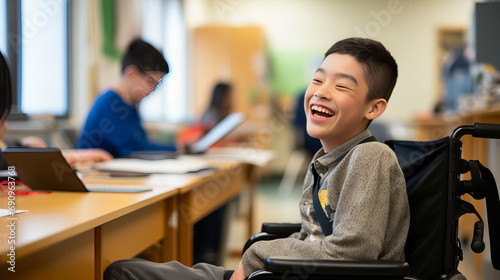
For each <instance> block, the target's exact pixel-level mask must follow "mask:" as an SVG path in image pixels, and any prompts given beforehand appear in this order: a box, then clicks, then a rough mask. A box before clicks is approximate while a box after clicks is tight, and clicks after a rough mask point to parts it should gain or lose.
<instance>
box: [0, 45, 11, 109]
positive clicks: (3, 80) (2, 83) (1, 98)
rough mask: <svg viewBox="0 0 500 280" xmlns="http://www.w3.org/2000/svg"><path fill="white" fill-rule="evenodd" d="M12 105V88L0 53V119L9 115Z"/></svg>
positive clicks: (5, 62) (7, 67)
mask: <svg viewBox="0 0 500 280" xmlns="http://www.w3.org/2000/svg"><path fill="white" fill-rule="evenodd" d="M11 105H12V86H11V80H10V72H9V66H8V65H7V61H5V58H4V57H3V54H2V53H1V52H0V118H2V117H3V116H4V114H6V113H7V114H9V112H10V107H11Z"/></svg>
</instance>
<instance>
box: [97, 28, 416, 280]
mask: <svg viewBox="0 0 500 280" xmlns="http://www.w3.org/2000/svg"><path fill="white" fill-rule="evenodd" d="M397 73H398V70H397V64H396V61H395V60H394V58H393V57H392V55H391V54H390V53H389V52H388V51H387V50H386V49H385V47H384V46H383V45H382V44H381V43H380V42H377V41H374V40H371V39H362V38H349V39H345V40H341V41H339V42H337V43H335V44H334V45H333V46H332V47H331V48H330V49H329V50H328V51H327V52H326V54H325V57H324V59H323V62H322V63H321V65H320V66H319V68H318V69H317V70H316V72H315V73H314V77H313V79H312V81H311V83H310V85H309V87H308V89H307V91H306V95H305V99H304V110H305V113H306V117H307V132H308V133H309V135H311V136H312V137H315V138H318V139H320V141H321V144H322V148H321V149H320V150H319V151H318V152H317V153H316V154H315V155H314V157H313V159H312V162H311V164H310V166H309V169H308V172H307V174H306V178H305V180H304V185H303V190H302V196H301V198H300V203H299V210H300V215H301V220H302V228H301V230H300V232H296V233H294V234H292V235H291V236H290V237H288V238H282V239H277V240H272V241H261V242H257V243H255V244H253V245H252V246H250V248H249V249H248V250H247V251H246V252H245V253H244V255H243V257H242V261H241V262H240V263H239V265H238V266H237V268H236V270H235V271H234V272H231V271H225V270H224V269H223V268H221V267H217V266H212V265H208V264H197V265H195V266H193V267H192V268H189V267H186V266H183V265H182V264H180V263H178V262H168V263H163V264H157V263H152V262H148V261H143V260H135V259H132V260H121V261H117V262H114V263H112V264H111V265H110V266H109V267H108V268H107V269H106V271H105V272H104V279H115V280H116V279H184V280H191V279H193V280H194V279H220V280H222V279H229V277H231V279H232V280H242V279H244V278H245V277H246V276H249V275H250V274H251V273H253V272H255V271H258V270H262V269H264V262H265V260H266V258H267V257H270V256H290V257H297V258H304V259H305V258H313V259H314V258H323V259H333V260H400V261H401V260H404V247H405V243H406V237H407V233H408V228H409V222H410V216H409V205H408V197H407V193H406V185H405V180H404V176H403V172H402V171H401V168H400V167H399V164H398V161H397V158H396V155H395V154H394V152H393V151H392V150H391V149H390V148H389V147H388V146H387V145H385V144H382V143H380V142H378V141H373V139H372V138H371V135H372V134H371V132H370V131H369V130H368V126H369V125H370V123H371V121H372V120H374V119H376V118H377V117H379V116H380V115H382V113H383V112H384V111H385V109H386V107H387V102H388V100H389V98H390V96H391V93H392V90H393V89H394V86H395V84H396V80H397V75H398V74H397ZM314 201H317V203H316V202H314ZM315 205H316V206H315ZM315 209H319V210H315ZM124 245H125V244H124Z"/></svg>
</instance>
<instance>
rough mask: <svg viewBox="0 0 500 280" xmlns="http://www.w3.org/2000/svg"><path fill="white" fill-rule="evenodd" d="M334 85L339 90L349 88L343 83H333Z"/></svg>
mask: <svg viewBox="0 0 500 280" xmlns="http://www.w3.org/2000/svg"><path fill="white" fill-rule="evenodd" d="M335 87H336V88H337V89H339V90H351V89H350V88H349V87H347V86H345V85H335Z"/></svg>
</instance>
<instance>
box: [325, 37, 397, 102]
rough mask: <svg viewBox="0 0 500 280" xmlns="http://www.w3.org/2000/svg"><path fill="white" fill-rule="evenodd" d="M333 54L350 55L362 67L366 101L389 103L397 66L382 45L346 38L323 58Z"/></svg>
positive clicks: (360, 39)
mask: <svg viewBox="0 0 500 280" xmlns="http://www.w3.org/2000/svg"><path fill="white" fill-rule="evenodd" d="M333 53H340V54H348V55H351V56H353V57H354V58H355V59H356V60H357V61H358V62H359V63H360V64H361V65H362V66H363V73H364V78H365V80H366V83H367V85H368V94H367V97H366V98H367V101H371V100H374V99H377V98H384V99H385V100H386V101H389V98H390V97H391V94H392V90H393V89H394V86H395V85H396V80H397V78H398V65H397V63H396V61H395V60H394V58H393V57H392V55H391V53H390V52H389V51H388V50H387V49H386V48H385V47H384V45H382V44H381V43H380V42H378V41H375V40H372V39H365V38H347V39H344V40H340V41H338V42H337V43H335V44H334V45H333V46H332V47H331V48H330V49H329V50H328V51H327V52H326V53H325V58H326V57H327V56H329V55H330V54H333Z"/></svg>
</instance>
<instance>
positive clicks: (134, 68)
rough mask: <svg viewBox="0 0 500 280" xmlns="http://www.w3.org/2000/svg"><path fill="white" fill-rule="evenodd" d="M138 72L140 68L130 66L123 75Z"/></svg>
mask: <svg viewBox="0 0 500 280" xmlns="http://www.w3.org/2000/svg"><path fill="white" fill-rule="evenodd" d="M138 70H139V68H137V66H135V65H134V64H130V65H128V66H127V67H125V71H123V73H124V74H129V75H130V74H133V73H135V72H136V71H138Z"/></svg>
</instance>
